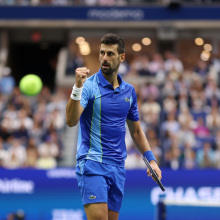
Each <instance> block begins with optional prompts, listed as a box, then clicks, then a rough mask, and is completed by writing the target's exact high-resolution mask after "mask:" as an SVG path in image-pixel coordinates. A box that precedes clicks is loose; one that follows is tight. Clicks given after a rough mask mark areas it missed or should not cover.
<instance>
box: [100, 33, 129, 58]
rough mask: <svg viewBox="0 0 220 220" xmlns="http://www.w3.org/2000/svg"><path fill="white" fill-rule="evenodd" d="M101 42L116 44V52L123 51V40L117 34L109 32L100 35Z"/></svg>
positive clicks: (120, 52)
mask: <svg viewBox="0 0 220 220" xmlns="http://www.w3.org/2000/svg"><path fill="white" fill-rule="evenodd" d="M101 44H106V45H112V44H118V53H119V54H122V53H124V52H125V42H124V40H123V39H122V38H121V37H120V36H118V35H117V34H113V33H109V34H106V35H104V36H103V37H102V39H101Z"/></svg>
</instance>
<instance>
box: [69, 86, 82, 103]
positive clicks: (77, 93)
mask: <svg viewBox="0 0 220 220" xmlns="http://www.w3.org/2000/svg"><path fill="white" fill-rule="evenodd" d="M82 90H83V87H81V88H77V87H76V86H75V85H74V86H73V90H72V93H71V95H70V98H71V99H73V100H76V101H79V100H80V99H81V95H82Z"/></svg>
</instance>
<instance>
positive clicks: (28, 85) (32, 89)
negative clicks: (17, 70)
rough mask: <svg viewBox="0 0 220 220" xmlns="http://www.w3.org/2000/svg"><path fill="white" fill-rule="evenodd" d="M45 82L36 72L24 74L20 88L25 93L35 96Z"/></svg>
mask: <svg viewBox="0 0 220 220" xmlns="http://www.w3.org/2000/svg"><path fill="white" fill-rule="evenodd" d="M42 86H43V83H42V81H41V78H40V77H39V76H37V75H34V74H28V75H26V76H24V77H23V78H22V79H21V81H20V83H19V88H20V90H21V92H22V93H23V94H24V95H27V96H35V95H37V94H38V93H40V91H41V89H42Z"/></svg>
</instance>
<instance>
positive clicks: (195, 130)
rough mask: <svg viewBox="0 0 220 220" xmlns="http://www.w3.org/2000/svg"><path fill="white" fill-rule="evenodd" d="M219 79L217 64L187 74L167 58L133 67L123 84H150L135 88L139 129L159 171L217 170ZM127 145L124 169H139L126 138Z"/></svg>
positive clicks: (139, 60)
mask: <svg viewBox="0 0 220 220" xmlns="http://www.w3.org/2000/svg"><path fill="white" fill-rule="evenodd" d="M219 73H220V60H219V59H217V58H215V59H213V60H212V61H210V62H206V61H202V60H198V64H197V65H196V66H193V67H191V68H188V69H186V68H184V65H183V63H182V61H181V60H180V59H178V57H177V56H176V55H175V54H173V53H171V52H166V53H165V55H164V57H162V56H161V54H154V55H153V56H152V57H148V56H146V55H140V56H137V57H135V59H134V60H133V61H132V63H131V65H130V68H129V71H128V74H127V76H128V78H129V76H133V75H134V76H142V78H143V80H142V81H144V78H146V77H148V78H149V79H151V80H147V81H146V83H142V85H141V86H138V85H136V87H135V88H136V92H137V95H138V105H139V112H140V121H141V124H142V127H143V129H144V131H145V133H146V135H147V137H148V140H149V143H150V146H151V148H152V151H153V152H154V154H155V156H156V158H157V161H158V163H159V164H160V165H161V166H162V167H167V168H171V169H179V168H185V169H193V168H214V167H215V168H220V157H219V154H220V114H219V110H220V109H219V106H220V105H219V104H220V89H219V86H220V80H219ZM124 77H125V80H126V75H125V76H124ZM126 142H127V147H128V158H127V161H126V162H127V163H126V166H127V167H128V168H135V167H140V166H143V167H144V166H145V165H144V163H143V162H142V160H141V157H142V156H141V155H140V154H139V153H138V152H137V150H136V148H135V146H134V144H133V142H132V140H131V138H130V136H129V135H127V138H126Z"/></svg>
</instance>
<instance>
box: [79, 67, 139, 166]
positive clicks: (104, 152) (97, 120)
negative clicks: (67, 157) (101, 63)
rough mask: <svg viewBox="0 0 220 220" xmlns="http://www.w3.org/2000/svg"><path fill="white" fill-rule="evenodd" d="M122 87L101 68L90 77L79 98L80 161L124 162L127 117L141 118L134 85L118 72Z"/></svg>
mask: <svg viewBox="0 0 220 220" xmlns="http://www.w3.org/2000/svg"><path fill="white" fill-rule="evenodd" d="M118 81H119V85H120V86H119V87H118V88H116V89H115V90H114V88H113V86H112V85H111V84H109V82H108V81H107V80H106V79H105V77H104V76H103V74H102V72H101V69H100V70H99V72H98V73H96V74H94V75H93V76H91V77H89V78H88V79H87V80H86V81H85V83H84V85H83V91H82V98H81V100H80V104H81V106H82V107H83V108H84V111H83V113H82V115H81V117H80V123H79V134H78V142H77V161H79V160H81V159H90V160H94V161H97V162H101V163H106V164H112V165H116V166H124V163H125V159H126V157H127V150H126V146H125V133H126V127H125V126H126V119H129V120H132V121H138V120H139V116H138V109H137V95H136V92H135V89H134V87H133V86H132V85H130V84H128V83H126V82H125V81H123V80H122V78H121V76H120V75H118Z"/></svg>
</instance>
